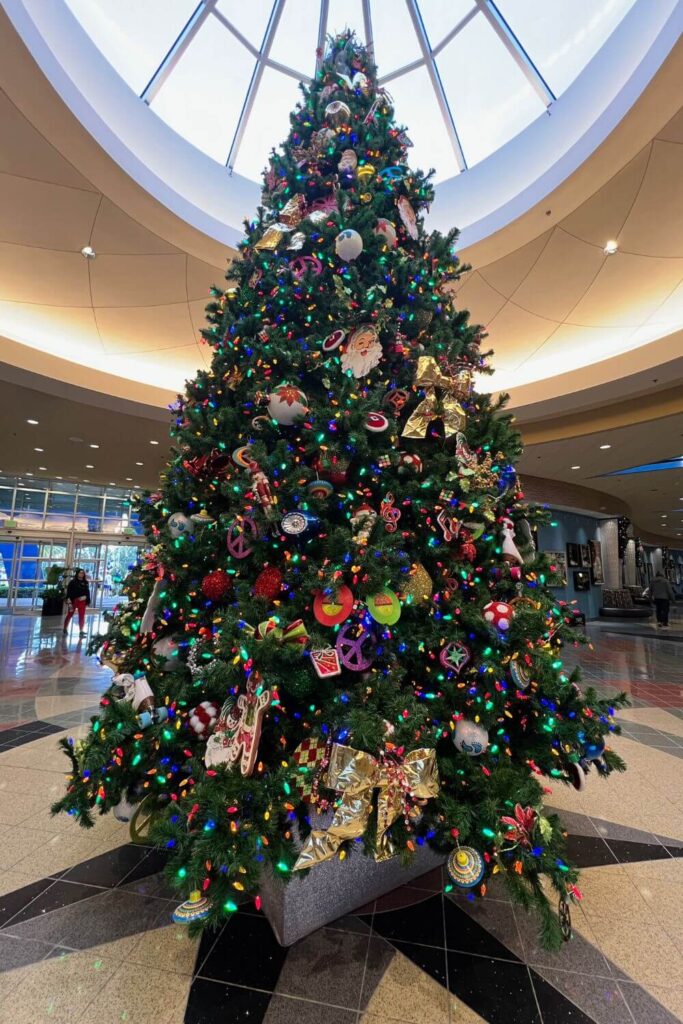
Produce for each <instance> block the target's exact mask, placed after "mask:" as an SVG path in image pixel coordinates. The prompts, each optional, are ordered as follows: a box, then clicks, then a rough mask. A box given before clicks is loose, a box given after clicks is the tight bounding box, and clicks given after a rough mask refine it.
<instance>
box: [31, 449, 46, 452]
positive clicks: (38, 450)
mask: <svg viewBox="0 0 683 1024" xmlns="http://www.w3.org/2000/svg"><path fill="white" fill-rule="evenodd" d="M33 450H34V452H44V451H45V449H44V448H34V449H33Z"/></svg>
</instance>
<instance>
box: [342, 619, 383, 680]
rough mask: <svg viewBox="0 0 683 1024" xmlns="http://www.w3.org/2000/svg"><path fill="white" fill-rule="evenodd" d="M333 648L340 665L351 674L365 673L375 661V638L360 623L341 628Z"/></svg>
mask: <svg viewBox="0 0 683 1024" xmlns="http://www.w3.org/2000/svg"><path fill="white" fill-rule="evenodd" d="M335 646H336V648H337V654H338V655H339V660H340V661H341V663H342V665H343V666H344V668H348V669H350V670H351V671H352V672H365V670H366V669H368V668H370V666H371V665H372V663H373V661H374V660H375V638H374V636H373V635H372V633H370V632H369V631H368V630H367V629H366V628H365V626H363V625H361V624H360V623H353V622H348V623H347V624H346V625H345V626H342V628H341V629H340V630H339V633H338V635H337V642H336V644H335Z"/></svg>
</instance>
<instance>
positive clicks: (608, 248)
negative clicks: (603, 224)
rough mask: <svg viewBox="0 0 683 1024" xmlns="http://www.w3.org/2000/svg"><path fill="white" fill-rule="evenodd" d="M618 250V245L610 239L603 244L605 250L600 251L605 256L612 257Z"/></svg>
mask: <svg viewBox="0 0 683 1024" xmlns="http://www.w3.org/2000/svg"><path fill="white" fill-rule="evenodd" d="M618 248H619V243H618V242H617V241H615V239H614V238H610V240H609V242H606V243H605V248H604V249H603V250H602V251H603V252H604V254H605V256H614V254H615V252H616V251H617V249H618Z"/></svg>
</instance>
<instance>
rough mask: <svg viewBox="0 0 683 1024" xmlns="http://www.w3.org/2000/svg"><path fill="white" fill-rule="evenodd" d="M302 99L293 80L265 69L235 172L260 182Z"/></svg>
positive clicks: (235, 165) (237, 158)
mask: <svg viewBox="0 0 683 1024" xmlns="http://www.w3.org/2000/svg"><path fill="white" fill-rule="evenodd" d="M300 99H301V91H300V89H299V85H298V83H297V82H296V81H295V80H294V79H293V78H290V77H289V75H283V74H282V73H281V72H280V71H274V70H273V69H272V68H266V69H265V71H264V73H263V78H262V79H261V85H260V86H259V89H258V92H257V93H256V101H255V103H254V106H253V108H252V112H251V116H250V118H249V120H248V121H247V126H246V130H245V133H244V137H243V139H242V143H241V145H240V148H239V151H238V153H237V157H236V158H235V164H234V169H235V171H237V173H238V174H243V175H244V177H245V178H251V179H252V180H253V181H258V182H259V183H260V181H261V171H262V170H263V169H264V167H266V166H267V164H268V156H269V154H270V151H271V149H273V148H275V149H277V148H278V146H279V145H280V143H281V142H282V141H283V140H284V139H285V138H286V137H287V135H288V133H289V115H290V113H291V111H292V110H293V109H294V107H295V106H296V104H297V103H298V102H299V100H300ZM266 125H267V126H268V127H267V130H266V127H265V126H266ZM229 141H232V136H231V137H230V140H229Z"/></svg>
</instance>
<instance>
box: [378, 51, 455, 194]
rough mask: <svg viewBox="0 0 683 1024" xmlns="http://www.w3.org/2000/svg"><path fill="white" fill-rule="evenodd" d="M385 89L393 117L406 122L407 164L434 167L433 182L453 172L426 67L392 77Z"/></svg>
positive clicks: (449, 175) (447, 144) (451, 152)
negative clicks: (394, 113) (388, 96)
mask: <svg viewBox="0 0 683 1024" xmlns="http://www.w3.org/2000/svg"><path fill="white" fill-rule="evenodd" d="M387 91H388V92H389V93H390V95H391V97H392V99H393V101H394V108H395V110H396V119H397V121H398V123H399V124H401V122H403V123H404V124H405V125H407V127H408V137H409V138H410V140H411V142H412V143H413V148H412V149H409V150H408V163H409V165H410V166H411V167H413V168H418V167H419V168H420V169H421V170H423V171H428V170H429V168H430V167H434V168H436V175H435V177H434V180H435V181H442V180H443V179H444V178H450V177H452V176H453V175H454V174H457V173H458V166H457V164H456V160H455V154H454V152H453V147H452V145H451V142H450V139H449V136H448V132H447V130H446V125H445V122H444V119H443V117H442V115H441V110H440V109H439V105H438V103H437V101H436V94H435V93H434V90H433V89H432V85H431V82H430V80H429V75H428V74H427V69H426V68H425V67H421V68H417V69H416V70H415V71H409V72H408V73H407V74H406V75H401V76H400V78H394V79H392V80H391V82H389V84H388V85H387Z"/></svg>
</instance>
